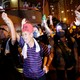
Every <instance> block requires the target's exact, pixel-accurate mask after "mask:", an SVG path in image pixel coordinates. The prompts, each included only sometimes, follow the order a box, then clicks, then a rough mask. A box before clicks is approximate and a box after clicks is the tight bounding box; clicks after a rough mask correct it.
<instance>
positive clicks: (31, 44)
mask: <svg viewBox="0 0 80 80" xmlns="http://www.w3.org/2000/svg"><path fill="white" fill-rule="evenodd" d="M28 45H29V47H30V48H31V47H33V46H34V39H31V40H30V42H29V43H28Z"/></svg>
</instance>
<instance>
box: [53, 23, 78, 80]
mask: <svg viewBox="0 0 80 80" xmlns="http://www.w3.org/2000/svg"><path fill="white" fill-rule="evenodd" d="M77 46H78V45H77V43H76V41H75V39H74V38H73V37H71V36H70V34H69V31H68V28H67V25H66V24H65V23H63V22H60V23H58V24H57V26H56V35H55V36H54V58H53V63H52V64H53V66H54V67H55V68H56V73H57V80H65V79H66V78H67V80H76V69H77V68H76V67H77V65H78V53H77ZM65 73H66V74H65Z"/></svg>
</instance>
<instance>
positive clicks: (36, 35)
mask: <svg viewBox="0 0 80 80" xmlns="http://www.w3.org/2000/svg"><path fill="white" fill-rule="evenodd" d="M33 36H34V37H35V38H38V37H39V36H40V33H39V31H38V29H37V28H36V29H35V30H34V32H33Z"/></svg>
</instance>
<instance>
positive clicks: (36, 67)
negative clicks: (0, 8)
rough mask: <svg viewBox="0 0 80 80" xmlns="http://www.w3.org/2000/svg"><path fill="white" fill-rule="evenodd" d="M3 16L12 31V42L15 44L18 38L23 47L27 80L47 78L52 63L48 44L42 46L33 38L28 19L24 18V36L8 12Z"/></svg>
mask: <svg viewBox="0 0 80 80" xmlns="http://www.w3.org/2000/svg"><path fill="white" fill-rule="evenodd" d="M2 18H3V20H4V21H5V23H6V24H7V25H8V27H9V29H10V31H11V42H12V45H14V43H15V41H16V38H17V41H18V42H19V45H20V46H21V47H22V55H23V62H24V63H23V74H24V76H25V80H46V77H45V73H47V72H48V67H49V65H50V60H51V59H49V55H50V52H49V51H48V48H47V46H45V45H44V44H43V45H44V47H41V45H39V43H38V42H37V41H36V40H35V39H34V38H33V26H32V24H31V23H30V22H28V21H27V20H26V19H23V20H22V27H21V30H22V36H19V35H18V34H17V33H16V32H15V29H14V25H13V22H12V21H11V19H10V18H9V17H8V16H7V14H6V13H2Z"/></svg>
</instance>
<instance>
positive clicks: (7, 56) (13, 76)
mask: <svg viewBox="0 0 80 80" xmlns="http://www.w3.org/2000/svg"><path fill="white" fill-rule="evenodd" d="M0 29H1V30H0V31H1V35H2V36H1V37H0V40H1V43H0V44H1V52H0V74H1V75H0V79H1V80H5V79H6V80H21V74H20V73H19V72H18V71H17V70H16V68H15V67H17V66H19V62H18V61H19V60H18V50H17V49H18V48H17V45H16V44H15V45H14V46H12V45H11V40H10V32H9V29H8V28H7V26H6V25H3V26H1V27H0Z"/></svg>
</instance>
